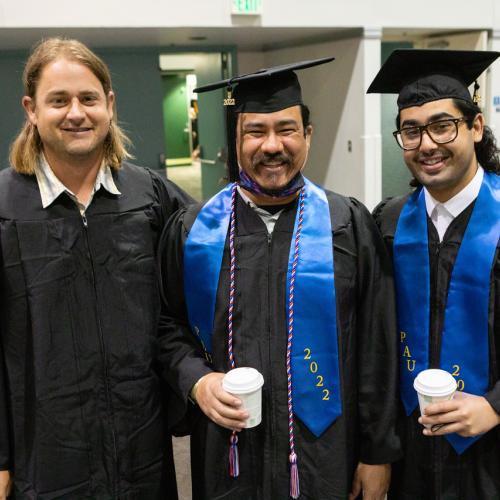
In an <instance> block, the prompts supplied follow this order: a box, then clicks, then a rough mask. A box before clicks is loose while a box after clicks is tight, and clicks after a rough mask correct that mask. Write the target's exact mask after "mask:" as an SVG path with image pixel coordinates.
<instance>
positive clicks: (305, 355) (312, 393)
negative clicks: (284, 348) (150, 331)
mask: <svg viewBox="0 0 500 500" xmlns="http://www.w3.org/2000/svg"><path fill="white" fill-rule="evenodd" d="M304 180H305V187H304V189H305V199H304V205H305V208H304V220H303V225H302V232H301V237H300V253H299V261H298V265H297V270H296V275H295V300H294V318H295V320H294V336H293V343H292V353H291V364H292V391H293V392H292V396H293V409H294V413H295V415H296V416H297V417H299V418H300V419H301V420H302V421H303V422H304V424H305V425H306V426H307V427H308V429H309V430H310V431H311V432H312V433H313V434H315V435H316V436H320V435H321V434H322V433H323V432H324V431H325V430H326V429H327V428H328V427H329V426H330V425H331V424H332V422H334V421H335V419H336V418H337V417H338V416H339V415H341V413H342V400H341V388H340V376H339V361H338V341H337V314H336V302H335V283H334V269H333V241H332V228H331V220H330V209H329V206H328V201H327V198H326V194H325V192H324V191H323V190H322V189H320V188H318V187H317V186H315V185H314V184H313V183H311V182H310V181H308V180H307V179H304ZM231 190H232V184H229V185H228V186H227V187H226V188H224V189H223V190H222V191H220V192H219V193H218V194H216V195H215V196H214V197H212V198H211V199H210V200H209V201H208V202H207V203H206V204H205V205H204V206H203V208H202V209H201V211H200V212H199V214H198V216H197V218H196V220H195V222H194V224H193V227H192V228H191V231H190V232H189V235H188V238H187V240H186V243H185V246H184V293H185V298H186V304H187V311H188V319H189V323H190V325H191V328H192V329H193V331H194V332H195V333H196V334H198V335H199V337H200V341H201V342H202V344H203V346H204V348H205V350H206V351H208V352H210V351H211V338H212V333H213V329H214V316H215V307H216V294H217V288H218V284H219V275H220V269H221V265H222V258H223V254H224V245H225V241H226V236H227V232H228V228H229V220H230V214H231ZM297 222H298V216H297V217H296V220H295V227H294V232H293V236H292V244H291V248H290V256H289V262H288V275H287V294H288V291H289V282H290V271H291V267H292V260H293V242H295V236H296V232H297ZM235 338H236V342H237V339H238V333H237V332H236V333H235ZM284 341H285V339H284ZM284 363H285V360H283V365H284Z"/></svg>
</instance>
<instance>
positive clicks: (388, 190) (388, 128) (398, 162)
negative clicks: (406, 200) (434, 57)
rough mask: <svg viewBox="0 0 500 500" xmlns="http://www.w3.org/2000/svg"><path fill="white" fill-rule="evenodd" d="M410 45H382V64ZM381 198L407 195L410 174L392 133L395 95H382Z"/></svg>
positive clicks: (394, 125)
mask: <svg viewBox="0 0 500 500" xmlns="http://www.w3.org/2000/svg"><path fill="white" fill-rule="evenodd" d="M411 47H412V44H411V43H406V42H384V43H382V63H384V62H385V61H386V59H387V58H388V57H389V55H390V54H391V52H392V51H393V50H395V49H406V48H411ZM381 98H382V101H381V107H382V125H381V126H382V198H387V197H388V196H397V195H400V194H404V193H407V192H408V191H409V189H410V187H409V185H408V183H409V182H410V179H411V174H410V173H409V171H408V169H407V168H406V165H405V162H404V160H403V150H402V149H401V148H400V147H399V146H398V145H397V144H396V141H395V140H394V137H393V136H392V132H394V130H396V116H397V114H398V108H397V104H396V101H397V95H396V94H382V95H381Z"/></svg>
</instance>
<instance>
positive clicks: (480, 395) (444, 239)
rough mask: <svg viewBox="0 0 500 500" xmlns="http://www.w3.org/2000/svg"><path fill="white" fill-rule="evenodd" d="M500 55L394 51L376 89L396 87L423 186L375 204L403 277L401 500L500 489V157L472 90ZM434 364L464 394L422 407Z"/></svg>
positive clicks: (396, 493) (417, 181)
mask: <svg viewBox="0 0 500 500" xmlns="http://www.w3.org/2000/svg"><path fill="white" fill-rule="evenodd" d="M499 55H500V54H499V53H498V52H469V51H447V50H397V51H395V52H394V53H393V54H392V55H391V56H390V57H389V59H388V60H387V62H386V63H385V64H384V66H383V67H382V68H381V70H380V72H379V74H378V75H377V77H376V78H375V80H374V82H373V83H372V85H371V86H370V88H369V90H368V91H369V92H384V93H399V97H398V108H399V113H398V116H397V128H398V130H397V131H396V132H394V135H395V138H396V140H397V142H398V144H399V145H400V147H401V148H402V149H403V157H404V160H405V163H406V165H407V167H408V168H409V169H410V171H411V173H412V174H413V176H414V180H413V183H412V184H413V186H415V187H417V189H416V190H415V191H414V192H413V193H412V194H410V195H405V196H400V197H396V198H393V199H389V200H386V201H385V202H383V203H382V204H381V205H380V206H379V207H378V208H377V209H376V210H375V217H376V219H377V222H378V224H379V226H380V228H381V230H382V233H383V236H384V238H385V240H386V242H387V245H388V247H389V249H390V250H391V252H392V253H393V260H394V267H395V277H396V291H397V308H398V326H399V330H400V347H401V399H402V403H403V405H402V411H401V414H402V417H401V420H400V434H401V437H402V442H403V448H404V458H403V460H402V461H400V462H398V463H397V464H395V467H394V471H393V480H392V485H391V489H390V493H389V498H394V499H397V500H410V499H412V500H417V499H419V500H420V499H438V498H439V499H441V498H442V499H448V498H450V499H452V498H453V499H459V498H463V499H469V498H475V499H483V500H486V499H488V500H489V499H493V498H499V497H500V476H499V474H498V471H499V470H500V425H499V423H500V374H499V369H500V257H499V238H500V177H499V174H500V162H499V158H498V149H497V146H496V143H495V138H494V136H493V133H492V131H491V130H490V129H489V128H488V127H487V126H486V125H485V122H484V116H483V114H482V113H481V110H480V108H479V107H478V92H477V91H478V85H477V83H476V84H475V89H474V95H473V96H472V97H471V94H470V92H469V90H468V88H467V87H468V86H469V85H471V84H472V83H473V82H474V81H475V80H476V79H477V78H478V77H479V75H480V74H481V73H482V72H483V71H484V70H485V69H486V68H487V67H488V66H489V65H490V64H491V63H492V62H493V61H495V59H497V57H498V56H499ZM423 68H425V69H423ZM426 368H441V369H443V370H446V371H448V372H449V373H451V374H452V375H453V376H454V377H455V378H456V381H457V386H458V390H459V392H457V393H456V394H455V397H454V398H453V399H452V400H451V401H447V402H441V403H435V404H431V405H429V406H428V407H427V408H426V410H425V415H423V416H420V411H419V409H418V404H417V395H416V392H415V390H414V389H413V381H414V379H415V377H416V376H417V375H418V373H419V372H420V371H421V370H424V369H426ZM423 425H426V426H428V427H423Z"/></svg>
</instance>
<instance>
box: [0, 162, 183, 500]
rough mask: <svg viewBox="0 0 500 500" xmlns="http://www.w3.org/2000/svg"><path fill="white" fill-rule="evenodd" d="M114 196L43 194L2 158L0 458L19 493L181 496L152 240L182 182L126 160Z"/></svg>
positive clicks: (44, 499)
mask: <svg viewBox="0 0 500 500" xmlns="http://www.w3.org/2000/svg"><path fill="white" fill-rule="evenodd" d="M113 176H114V179H115V182H116V185H117V187H118V189H119V190H120V191H121V193H122V195H121V196H114V195H111V194H109V193H108V192H107V191H105V190H104V189H100V190H99V191H98V192H97V193H95V196H94V199H93V200H92V203H91V204H90V206H89V207H88V209H87V211H86V219H87V225H85V224H84V219H83V218H82V217H81V216H80V212H79V210H78V208H77V206H76V204H75V203H74V202H73V201H72V200H71V199H70V198H69V197H68V196H67V195H66V194H61V195H60V196H59V197H58V198H57V199H56V200H55V201H54V202H53V203H52V204H51V205H50V206H49V207H47V208H46V209H44V208H42V204H41V198H40V193H39V189H38V184H37V181H36V178H35V176H25V175H20V174H18V173H16V172H15V171H13V170H12V169H10V168H9V169H6V170H3V171H2V172H0V251H1V254H0V257H1V258H0V279H1V282H0V283H1V288H0V294H1V295H0V325H1V331H0V340H1V342H0V346H1V351H2V352H1V354H2V355H1V356H0V398H1V400H0V470H5V469H9V470H11V472H13V475H14V495H15V498H16V499H35V498H36V499H40V500H48V499H55V498H57V499H73V500H74V499H76V498H78V499H84V498H88V499H90V498H92V499H112V498H113V499H118V498H120V499H141V500H144V499H148V500H149V499H156V498H158V499H160V498H161V499H165V498H177V494H176V487H175V477H174V475H173V462H172V451H171V440H170V437H169V436H168V434H167V432H166V428H165V421H166V416H165V408H164V405H165V401H164V400H163V399H164V398H163V397H162V395H161V390H160V389H161V386H160V380H161V378H160V377H159V376H158V373H157V370H156V369H155V362H154V360H153V356H154V354H155V351H156V349H155V342H156V337H157V325H158V317H159V312H160V307H159V304H160V299H159V290H158V284H157V267H156V248H157V242H158V239H159V236H160V234H161V230H162V229H163V226H164V224H165V222H166V220H167V217H168V216H169V215H170V214H171V213H172V212H173V211H174V210H177V209H178V208H179V207H180V206H182V205H184V203H185V202H186V201H188V197H187V195H185V194H184V193H183V192H182V191H181V190H179V189H178V188H176V187H175V186H174V185H173V184H172V183H170V182H167V183H165V181H163V180H162V179H161V178H160V177H159V176H158V175H157V174H154V173H153V172H151V171H149V170H147V169H143V168H140V167H136V166H133V165H130V164H124V165H123V167H122V168H121V169H120V170H119V171H117V172H114V173H113Z"/></svg>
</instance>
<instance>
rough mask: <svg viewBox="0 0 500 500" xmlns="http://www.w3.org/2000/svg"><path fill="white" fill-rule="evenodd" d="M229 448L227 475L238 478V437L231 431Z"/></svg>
mask: <svg viewBox="0 0 500 500" xmlns="http://www.w3.org/2000/svg"><path fill="white" fill-rule="evenodd" d="M230 443H231V444H230V446H229V475H230V476H231V477H238V476H239V475H240V460H239V457H238V436H237V435H236V432H234V431H233V433H232V434H231V439H230Z"/></svg>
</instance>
